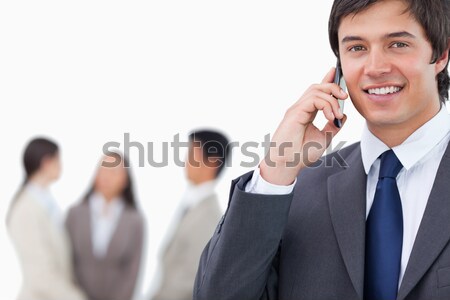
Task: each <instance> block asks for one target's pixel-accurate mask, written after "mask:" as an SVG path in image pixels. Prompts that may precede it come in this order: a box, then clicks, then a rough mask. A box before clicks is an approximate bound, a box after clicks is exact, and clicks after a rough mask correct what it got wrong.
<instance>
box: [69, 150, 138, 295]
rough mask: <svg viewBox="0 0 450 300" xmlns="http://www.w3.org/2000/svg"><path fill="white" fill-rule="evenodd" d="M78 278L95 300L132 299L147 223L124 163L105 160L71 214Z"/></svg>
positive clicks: (111, 158)
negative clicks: (136, 200) (137, 203)
mask: <svg viewBox="0 0 450 300" xmlns="http://www.w3.org/2000/svg"><path fill="white" fill-rule="evenodd" d="M66 227H67V229H68V231H69V236H70V240H71V242H72V247H73V259H74V268H75V276H76V278H77V280H78V282H79V284H80V286H81V287H82V289H83V290H84V291H85V292H86V294H87V295H88V298H89V299H90V300H129V299H131V298H132V297H133V292H134V289H135V286H136V279H137V277H138V273H139V267H140V261H141V253H142V246H143V239H144V219H143V217H142V215H141V213H140V212H139V211H138V209H137V207H136V202H135V198H134V195H133V191H132V182H131V178H130V174H129V172H128V168H126V167H125V166H124V159H123V158H122V156H121V155H119V154H117V153H110V154H109V155H108V156H105V157H104V158H103V159H102V163H101V166H99V168H98V171H97V174H96V176H95V180H94V183H93V186H92V187H91V188H90V189H89V191H88V193H87V195H86V196H85V197H84V198H83V200H82V202H81V203H79V204H78V205H76V206H74V207H72V208H71V209H70V210H69V213H68V216H67V220H66Z"/></svg>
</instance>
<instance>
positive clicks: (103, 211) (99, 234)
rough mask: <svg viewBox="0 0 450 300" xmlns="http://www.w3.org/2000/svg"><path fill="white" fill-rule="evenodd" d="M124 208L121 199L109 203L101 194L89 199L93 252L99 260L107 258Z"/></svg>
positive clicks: (94, 194) (93, 195) (95, 194)
mask: <svg viewBox="0 0 450 300" xmlns="http://www.w3.org/2000/svg"><path fill="white" fill-rule="evenodd" d="M124 207H125V205H124V203H123V200H122V199H121V198H114V199H112V200H111V201H110V202H107V201H106V199H105V198H104V197H103V195H101V194H99V193H93V194H92V195H91V196H90V197H89V208H90V212H91V230H92V235H91V236H92V247H93V249H92V250H93V253H94V255H95V256H96V257H97V258H103V257H105V255H106V253H107V251H108V246H109V243H110V242H111V238H112V236H113V234H114V231H115V230H116V227H117V225H118V223H119V220H120V217H121V215H122V212H123V209H124Z"/></svg>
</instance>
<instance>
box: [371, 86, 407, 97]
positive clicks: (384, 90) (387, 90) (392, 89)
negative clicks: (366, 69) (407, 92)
mask: <svg viewBox="0 0 450 300" xmlns="http://www.w3.org/2000/svg"><path fill="white" fill-rule="evenodd" d="M401 89H402V88H401V87H399V86H386V87H381V88H373V89H368V90H365V92H366V93H368V94H370V95H387V94H393V93H397V92H399V91H400V90H401Z"/></svg>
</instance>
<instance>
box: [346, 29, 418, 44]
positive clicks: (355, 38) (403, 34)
mask: <svg viewBox="0 0 450 300" xmlns="http://www.w3.org/2000/svg"><path fill="white" fill-rule="evenodd" d="M399 37H403V38H411V39H415V38H416V36H415V35H414V34H411V33H409V32H407V31H399V32H392V33H388V34H385V35H384V36H383V39H390V38H399ZM363 40H364V39H363V38H362V37H360V36H355V35H349V36H346V37H344V38H343V39H342V41H341V42H342V43H348V42H354V41H363Z"/></svg>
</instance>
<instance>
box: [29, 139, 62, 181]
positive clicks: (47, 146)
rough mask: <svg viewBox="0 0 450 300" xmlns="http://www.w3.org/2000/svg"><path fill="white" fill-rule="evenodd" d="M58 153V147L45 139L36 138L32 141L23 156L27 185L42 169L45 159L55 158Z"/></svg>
mask: <svg viewBox="0 0 450 300" xmlns="http://www.w3.org/2000/svg"><path fill="white" fill-rule="evenodd" d="M57 153H58V145H57V144H56V143H55V142H52V141H50V140H48V139H45V138H35V139H33V140H31V141H30V142H29V143H28V145H27V147H26V148H25V152H24V154H23V166H24V168H25V174H26V178H25V183H26V182H27V181H28V180H29V179H30V177H31V176H33V175H34V174H35V173H36V172H37V171H38V170H39V168H40V167H41V163H42V160H43V159H44V158H45V157H54V156H55V155H56V154H57Z"/></svg>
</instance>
